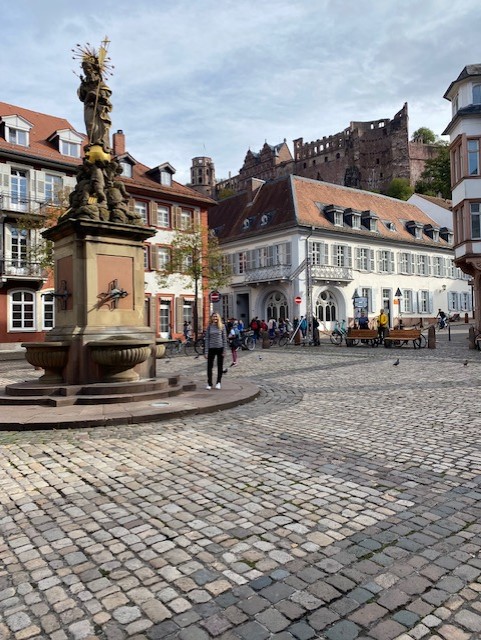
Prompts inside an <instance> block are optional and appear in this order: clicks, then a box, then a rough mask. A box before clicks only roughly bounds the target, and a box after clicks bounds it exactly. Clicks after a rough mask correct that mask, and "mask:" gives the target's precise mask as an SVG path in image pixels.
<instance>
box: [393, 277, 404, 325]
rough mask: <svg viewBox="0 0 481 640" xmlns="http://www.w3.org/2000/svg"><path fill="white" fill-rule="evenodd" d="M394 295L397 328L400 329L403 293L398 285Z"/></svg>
mask: <svg viewBox="0 0 481 640" xmlns="http://www.w3.org/2000/svg"><path fill="white" fill-rule="evenodd" d="M394 297H395V298H397V313H398V318H399V328H400V329H402V328H403V319H402V315H401V298H402V297H403V294H402V293H401V289H400V288H399V287H398V288H397V289H396V293H395V294H394Z"/></svg>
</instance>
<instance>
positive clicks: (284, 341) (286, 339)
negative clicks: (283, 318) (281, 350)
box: [279, 335, 289, 347]
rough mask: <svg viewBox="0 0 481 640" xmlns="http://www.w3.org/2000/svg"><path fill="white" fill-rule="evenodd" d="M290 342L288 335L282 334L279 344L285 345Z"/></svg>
mask: <svg viewBox="0 0 481 640" xmlns="http://www.w3.org/2000/svg"><path fill="white" fill-rule="evenodd" d="M288 342H289V338H288V336H285V335H284V336H281V337H280V338H279V346H280V347H285V346H286V345H287V343H288Z"/></svg>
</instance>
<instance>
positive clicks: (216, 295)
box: [210, 291, 222, 302]
mask: <svg viewBox="0 0 481 640" xmlns="http://www.w3.org/2000/svg"><path fill="white" fill-rule="evenodd" d="M221 298H222V296H221V294H220V293H219V292H218V291H211V292H210V301H211V302H219V300H220V299H221Z"/></svg>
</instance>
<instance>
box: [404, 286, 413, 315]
mask: <svg viewBox="0 0 481 640" xmlns="http://www.w3.org/2000/svg"><path fill="white" fill-rule="evenodd" d="M402 293H403V295H402V298H401V313H413V312H414V307H413V300H414V295H413V291H412V289H403V292H402Z"/></svg>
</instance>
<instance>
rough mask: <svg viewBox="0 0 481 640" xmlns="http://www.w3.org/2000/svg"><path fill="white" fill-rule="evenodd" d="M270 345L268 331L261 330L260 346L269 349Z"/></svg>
mask: <svg viewBox="0 0 481 640" xmlns="http://www.w3.org/2000/svg"><path fill="white" fill-rule="evenodd" d="M270 346H271V339H270V338H269V332H268V331H263V332H262V348H263V349H270Z"/></svg>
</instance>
